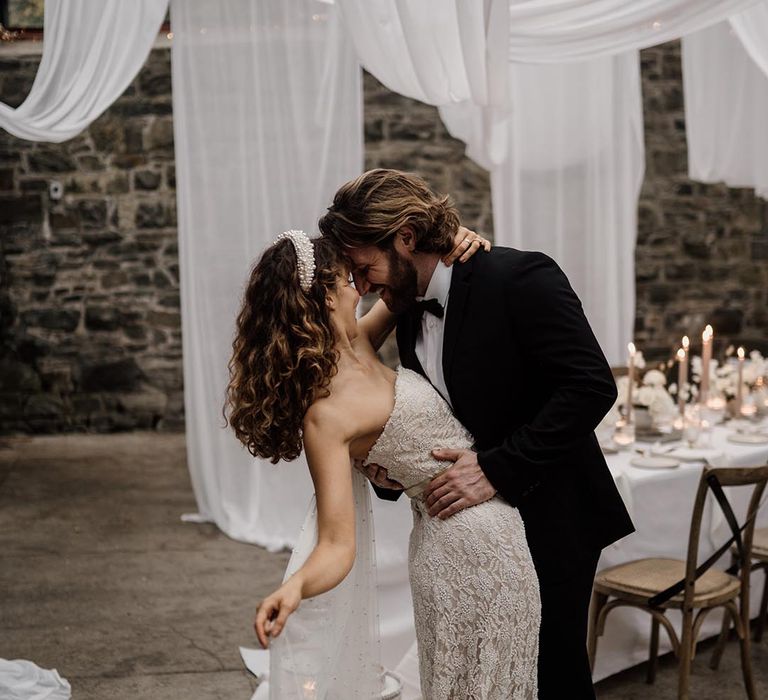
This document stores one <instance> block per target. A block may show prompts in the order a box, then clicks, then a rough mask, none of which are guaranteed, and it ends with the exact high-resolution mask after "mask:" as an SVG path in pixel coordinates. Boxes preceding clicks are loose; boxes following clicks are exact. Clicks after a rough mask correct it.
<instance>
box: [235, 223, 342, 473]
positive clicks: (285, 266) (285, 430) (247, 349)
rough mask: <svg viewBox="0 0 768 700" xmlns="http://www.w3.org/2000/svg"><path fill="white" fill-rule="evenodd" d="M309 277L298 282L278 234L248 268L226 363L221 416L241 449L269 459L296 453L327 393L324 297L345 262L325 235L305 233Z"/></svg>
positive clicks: (331, 355)
mask: <svg viewBox="0 0 768 700" xmlns="http://www.w3.org/2000/svg"><path fill="white" fill-rule="evenodd" d="M312 244H313V246H314V251H315V266H316V269H315V275H314V279H313V281H312V285H311V287H310V289H309V290H308V291H307V292H304V291H302V289H301V287H300V286H299V273H298V268H297V264H296V251H295V249H294V247H293V243H292V242H291V241H290V240H289V239H287V238H284V239H282V240H280V241H278V242H277V243H275V244H274V245H272V246H270V247H269V248H267V250H266V251H265V252H264V254H263V255H262V256H261V259H260V260H259V261H258V262H257V263H256V265H255V266H254V267H253V269H252V271H251V274H250V278H249V280H248V284H247V287H246V290H245V294H244V296H243V302H242V306H241V308H240V313H239V314H238V316H237V329H236V334H235V338H234V340H233V342H232V358H231V359H230V361H229V385H228V387H227V399H226V404H225V406H224V415H225V418H226V419H227V421H228V423H229V425H230V427H231V428H232V429H233V430H234V431H235V435H236V436H237V439H238V440H240V442H242V443H243V444H244V445H245V446H246V447H247V448H248V451H249V452H250V453H251V454H252V455H254V456H255V457H263V458H266V459H269V460H270V461H271V462H272V463H273V464H276V463H277V462H278V461H279V460H281V459H286V460H291V459H295V458H296V457H298V456H299V454H300V453H301V447H302V421H303V419H304V415H305V414H306V412H307V409H308V408H309V407H310V406H311V405H312V403H313V402H314V401H315V400H316V399H318V398H322V397H324V396H327V395H328V393H329V391H328V385H329V384H330V381H331V378H332V377H333V376H334V375H335V374H336V371H337V362H338V353H337V352H336V350H335V349H334V342H335V337H334V333H333V327H332V326H331V317H330V311H329V309H328V305H327V304H326V295H327V294H328V292H330V291H332V290H333V289H334V288H335V286H336V283H337V281H338V277H339V275H343V274H346V262H345V259H344V258H343V256H342V255H341V253H340V252H339V251H338V249H337V248H336V247H335V246H334V245H333V243H332V242H331V241H329V240H328V239H325V238H315V239H312Z"/></svg>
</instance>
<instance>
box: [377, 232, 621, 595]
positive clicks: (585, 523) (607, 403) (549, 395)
mask: <svg viewBox="0 0 768 700" xmlns="http://www.w3.org/2000/svg"><path fill="white" fill-rule="evenodd" d="M607 293H610V292H607ZM419 328H420V317H419V316H418V314H417V312H416V311H415V310H414V311H413V312H406V313H404V314H402V315H401V316H400V318H399V319H398V323H397V344H398V349H399V351H400V361H401V363H402V365H403V366H404V367H407V368H409V369H412V370H415V371H417V372H419V373H421V374H422V375H424V371H423V369H422V367H421V365H420V363H419V361H418V359H417V357H416V352H415V344H416V337H417V334H418V332H419ZM443 371H444V375H445V382H446V385H447V387H448V392H449V394H450V397H451V403H452V404H453V410H454V412H455V414H456V416H457V417H458V418H459V420H460V421H461V422H462V423H463V424H464V426H466V428H467V429H468V430H469V431H470V432H471V433H472V435H473V436H474V438H475V450H476V451H477V452H478V462H479V464H480V466H481V468H482V469H483V472H484V473H485V475H486V476H487V478H488V480H489V481H490V482H491V483H492V484H493V486H494V487H495V488H496V489H497V490H498V493H499V495H500V496H501V497H503V498H504V499H505V500H506V501H508V502H509V503H510V504H512V505H513V506H516V507H517V508H519V510H520V514H521V516H522V517H523V520H524V522H525V529H526V536H527V539H528V544H529V547H530V549H531V554H532V556H533V560H534V563H535V565H536V569H537V572H538V574H539V577H540V579H542V580H545V579H546V580H547V581H549V582H557V581H558V580H567V579H568V578H569V577H570V575H571V572H572V571H574V570H576V571H578V570H580V569H579V568H578V564H579V562H580V561H582V560H583V557H584V555H585V554H586V553H590V554H593V553H594V552H596V551H599V550H600V549H602V548H603V547H605V546H606V545H608V544H610V543H611V542H614V541H616V540H617V539H619V538H621V537H624V536H625V535H627V534H629V533H631V532H632V531H633V530H634V527H633V525H632V521H631V520H630V517H629V514H628V513H627V510H626V508H625V507H624V503H623V502H622V500H621V497H620V495H619V493H618V491H617V489H616V486H615V484H614V481H613V477H612V476H611V474H610V472H609V471H608V467H607V465H606V463H605V459H604V458H603V454H602V452H601V450H600V447H599V446H598V443H597V440H596V438H595V435H594V429H595V427H596V426H597V425H598V423H599V422H600V421H601V420H602V418H603V416H604V415H605V414H606V413H607V412H608V410H609V409H610V408H611V407H612V406H613V403H614V401H615V400H616V384H615V382H614V379H613V377H612V375H611V370H610V367H609V366H608V363H607V362H606V359H605V356H604V355H603V352H602V350H601V349H600V346H599V345H598V342H597V340H596V338H595V336H594V334H593V333H592V329H591V328H590V326H589V323H588V321H587V319H586V317H585V316H584V312H583V310H582V307H581V302H580V301H579V299H578V297H577V296H576V294H575V292H574V291H573V289H572V288H571V286H570V284H569V282H568V279H567V278H566V276H565V274H564V273H563V272H562V270H561V269H560V268H559V267H558V265H557V264H556V263H555V262H554V261H553V260H552V259H551V258H549V257H547V256H546V255H544V254H543V253H536V252H524V251H519V250H514V249H512V248H503V247H494V248H492V249H491V251H490V252H489V253H484V252H483V251H480V252H479V253H477V254H476V255H475V256H474V257H473V258H471V260H470V261H469V262H467V263H464V264H458V263H457V264H455V265H454V268H453V274H452V277H451V287H450V294H449V296H448V305H447V311H446V317H445V328H444V338H443ZM425 376H426V375H425ZM435 447H447V448H450V447H452V445H435ZM382 466H386V465H382ZM376 491H377V493H378V495H379V496H380V497H382V498H389V499H394V498H397V497H398V496H399V495H400V493H401V492H399V491H386V490H384V489H376Z"/></svg>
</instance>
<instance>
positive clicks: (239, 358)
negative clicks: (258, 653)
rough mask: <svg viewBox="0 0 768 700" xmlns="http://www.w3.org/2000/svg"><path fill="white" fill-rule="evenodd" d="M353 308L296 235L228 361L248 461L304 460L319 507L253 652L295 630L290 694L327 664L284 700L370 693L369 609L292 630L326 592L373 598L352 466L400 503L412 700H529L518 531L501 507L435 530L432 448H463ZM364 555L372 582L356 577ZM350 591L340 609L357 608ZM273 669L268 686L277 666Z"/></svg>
mask: <svg viewBox="0 0 768 700" xmlns="http://www.w3.org/2000/svg"><path fill="white" fill-rule="evenodd" d="M464 231H465V230H462V231H460V232H459V233H458V234H457V240H461V239H463V238H464ZM459 249H460V250H462V251H463V250H464V249H465V248H464V247H463V246H461V247H460V248H459ZM475 249H476V248H475ZM454 257H457V255H456V254H455V251H454V253H452V254H451V259H453V258H454ZM359 300H360V296H359V295H358V293H357V291H356V290H355V288H354V286H353V284H352V282H351V278H350V275H349V270H348V268H347V263H346V261H345V259H344V258H343V257H342V255H341V254H340V253H339V251H338V250H337V248H335V247H334V244H333V243H332V242H331V241H329V240H327V239H324V238H316V239H313V240H310V239H309V238H308V237H307V236H306V235H305V234H304V233H302V232H299V231H290V232H286V233H284V234H282V235H281V236H280V237H279V238H278V240H277V241H276V242H275V243H274V244H273V245H272V246H271V247H270V248H268V249H267V250H266V251H265V252H264V254H263V255H262V257H261V259H260V260H259V261H258V263H257V264H256V266H255V267H254V268H253V271H252V273H251V276H250V279H249V281H248V285H247V288H246V291H245V295H244V299H243V304H242V309H241V311H240V314H239V316H238V319H237V333H236V337H235V340H234V343H233V355H232V359H231V361H230V383H229V387H228V395H227V412H228V420H229V423H230V425H231V427H232V428H233V429H234V431H235V433H236V435H237V437H238V439H239V440H240V441H241V442H242V443H243V444H244V445H245V446H246V447H247V448H248V450H249V451H250V452H251V453H252V454H253V455H255V456H259V457H263V458H268V459H270V460H271V461H272V462H273V463H277V462H278V461H279V460H281V459H286V460H292V459H294V458H296V457H297V456H298V455H299V454H300V452H301V451H302V448H303V450H304V452H305V454H306V458H307V463H308V465H309V470H310V473H311V476H312V481H313V483H314V488H315V497H316V506H315V509H314V510H313V512H312V513H311V517H310V518H309V520H308V522H309V523H310V524H314V527H315V531H314V532H312V533H309V534H307V533H305V532H303V533H302V535H301V536H300V538H299V544H298V545H297V548H296V550H294V556H293V557H292V559H291V563H290V564H289V567H288V571H287V573H286V578H285V581H284V583H283V584H282V585H281V586H280V587H279V588H278V589H277V590H276V591H274V592H273V593H272V594H271V595H269V596H267V598H265V599H264V600H263V601H262V602H261V604H260V605H259V607H258V610H257V614H256V620H255V625H254V626H255V629H256V634H257V636H258V638H259V641H260V643H261V644H262V646H263V647H265V648H266V647H267V646H268V645H269V643H270V640H276V638H277V637H278V636H279V635H280V634H281V632H282V631H283V630H284V629H285V632H286V634H285V635H283V636H282V637H280V639H281V640H282V639H284V637H290V634H291V631H292V629H293V630H294V631H295V636H294V638H293V639H292V641H291V642H290V643H288V641H287V640H286V642H285V645H284V646H283V647H279V653H280V655H281V659H282V663H283V666H282V669H283V674H284V675H285V674H286V670H285V669H286V668H287V669H288V671H287V675H288V676H290V679H289V680H285V678H284V679H283V681H282V682H283V683H284V684H285V687H288V686H289V685H290V684H291V683H294V684H295V685H296V686H297V687H299V685H300V680H301V679H300V676H301V674H302V673H303V672H305V666H306V663H307V661H308V659H311V658H312V657H313V655H314V657H315V658H316V659H317V658H324V659H325V661H324V662H323V663H315V664H314V666H313V667H312V672H313V673H314V674H318V673H322V674H324V676H325V679H324V681H323V682H322V683H321V684H320V686H318V685H317V680H316V679H315V678H313V679H312V680H310V681H307V682H305V683H304V684H303V685H301V688H303V689H304V693H305V694H304V695H302V694H299V693H297V694H296V695H295V697H317V698H326V697H327V698H329V699H330V698H356V699H363V698H372V697H374V696H377V693H379V692H380V686H377V685H376V684H377V683H378V682H379V681H378V676H377V670H376V669H374V668H373V667H372V666H370V665H366V664H367V663H368V659H366V658H365V657H366V654H368V653H369V652H371V649H370V648H368V647H366V648H365V649H363V648H362V647H363V639H364V637H365V636H366V635H365V633H364V632H363V630H364V629H369V630H370V629H371V628H372V626H373V625H375V624H376V621H375V599H373V600H371V598H370V597H368V598H366V597H365V596H363V604H362V605H358V606H357V607H348V606H347V604H346V603H343V604H338V603H337V604H336V606H335V607H333V606H331V607H328V606H327V605H325V607H323V606H320V607H318V608H317V609H315V610H314V612H313V614H314V615H315V618H316V619H315V623H316V624H315V626H314V628H311V626H310V627H307V626H306V624H305V623H306V620H305V621H304V622H302V623H301V624H299V619H300V616H301V614H302V612H305V608H307V607H308V606H309V605H311V602H312V601H309V600H307V601H306V602H305V603H303V604H302V601H304V600H305V599H314V600H315V601H322V600H325V599H328V600H330V598H326V597H327V596H330V595H333V594H332V593H328V592H330V591H332V590H333V589H335V590H336V591H340V590H343V589H344V586H345V585H346V586H352V587H353V588H354V589H355V590H356V589H357V588H358V587H359V586H363V587H365V586H366V585H368V586H369V587H370V585H371V582H372V575H371V573H370V570H371V569H372V568H373V557H372V556H371V551H372V547H370V546H369V545H370V542H367V541H366V540H367V539H369V538H370V537H371V535H370V522H369V520H370V517H369V516H370V512H369V511H370V504H369V502H368V500H367V499H368V490H367V485H366V482H365V480H364V479H363V477H362V476H361V475H360V474H359V473H358V472H357V471H355V470H353V468H352V466H351V462H352V460H361V461H363V462H364V463H365V462H370V463H376V464H381V465H383V466H386V467H387V469H388V473H389V476H390V478H392V479H393V480H396V481H397V482H399V483H400V484H402V486H403V487H404V488H405V491H406V494H407V495H408V496H409V497H410V498H411V499H412V500H411V506H412V511H413V530H412V532H411V538H410V548H409V576H410V582H411V592H412V596H413V603H414V614H415V621H416V638H417V644H418V651H419V665H420V675H421V689H422V693H423V697H424V700H449V699H451V700H467V699H469V698H472V699H473V700H502V699H505V700H506V699H508V698H515V699H526V700H527V699H530V698H535V697H536V695H537V678H536V676H537V669H536V666H537V663H536V662H537V649H538V632H539V622H540V601H539V592H538V583H537V578H536V572H535V570H534V567H533V563H532V560H531V557H530V553H529V551H528V546H527V543H526V539H525V531H524V527H523V522H522V519H521V517H520V515H519V513H518V511H517V510H516V509H515V508H513V507H512V506H510V505H509V504H508V503H507V502H506V501H504V500H502V499H501V498H499V497H494V498H492V499H491V500H489V501H486V502H484V503H481V504H480V505H477V506H474V507H472V508H468V509H466V510H463V511H461V512H459V513H457V514H456V515H454V516H452V517H450V518H448V519H446V520H442V519H439V518H431V517H430V516H429V515H428V513H427V508H426V505H425V503H424V502H423V501H422V499H421V490H422V489H423V487H424V486H425V485H426V484H427V483H428V482H429V480H430V479H431V478H432V477H434V476H435V475H436V474H437V473H439V472H440V471H442V470H443V469H444V468H445V464H444V463H441V462H439V461H438V460H436V459H435V458H434V457H433V456H432V454H431V450H432V449H434V448H437V447H451V448H470V447H471V446H472V444H473V440H472V437H471V436H470V435H469V433H468V432H467V430H466V429H465V428H464V427H463V426H462V425H461V423H460V422H459V421H458V420H457V419H456V418H455V416H454V415H453V414H452V413H451V410H450V407H449V406H448V404H447V403H446V402H445V401H444V399H443V398H442V397H441V396H440V394H439V393H438V392H437V391H436V390H435V389H434V388H433V387H432V385H431V384H430V383H429V382H428V381H427V380H426V379H425V378H423V377H422V376H421V375H419V374H417V373H415V372H413V371H411V370H407V369H404V368H402V367H401V368H399V369H398V370H397V371H396V372H395V371H393V370H391V369H389V368H388V367H386V366H385V365H384V364H382V363H381V362H380V361H379V360H378V358H377V356H376V350H377V349H378V348H379V346H380V345H381V344H382V342H383V341H384V339H385V338H386V337H387V335H388V334H389V332H390V331H391V330H392V327H393V325H394V316H392V315H391V314H390V312H389V311H388V310H387V308H386V306H385V305H384V304H383V303H382V302H381V301H380V302H378V303H377V304H376V305H375V306H374V307H373V308H372V309H371V311H369V312H368V313H367V314H366V315H365V316H363V317H362V318H361V319H360V320H357V318H356V314H355V310H356V308H357V305H358V302H359ZM356 552H357V563H355V558H356ZM361 552H363V553H364V555H365V566H366V567H369V570H368V571H366V570H363V571H359V570H358V572H357V574H356V575H354V576H353V575H352V574H350V572H351V571H352V572H353V573H354V571H355V570H354V568H353V567H355V566H358V567H359V566H360V565H361V561H360V560H361ZM350 582H351V583H350ZM340 584H341V586H340ZM337 587H338V588H337ZM355 590H348V591H347V596H346V597H345V599H344V600H347V601H354V600H358V601H359V600H360V595H359V592H358V595H356V594H355ZM321 594H325V595H321ZM300 604H302V609H301V610H298V609H299V606H300ZM340 615H342V616H343V617H344V620H345V622H344V623H343V624H342V623H340V622H339V620H340V617H339V616H340ZM308 616H310V615H309V614H307V615H305V617H308ZM289 618H290V619H289ZM292 625H295V628H292ZM334 626H335V636H333V639H331V638H330V637H329V636H328V635H329V634H330V633H329V632H327V629H328V628H329V627H334ZM312 629H314V632H313V631H312ZM321 630H325V631H324V632H322V631H321ZM316 634H317V635H319V636H315V635H316ZM323 634H324V635H325V636H322V635H323ZM355 640H357V641H355ZM278 641H279V640H276V643H275V644H274V645H273V650H272V656H273V657H274V656H275V654H276V653H278V649H275V646H276V645H277V642H278ZM341 642H344V643H346V647H343V648H344V649H345V651H343V652H341V653H339V652H336V653H335V655H333V656H329V655H328V647H329V646H331V645H335V646H334V648H336V649H338V648H340V647H339V646H338V645H339V643H341ZM372 653H373V654H375V650H373V651H372ZM324 654H325V656H323V655H324ZM286 659H287V660H286ZM323 666H324V667H323ZM272 667H273V673H272V679H271V682H272V683H273V684H275V683H276V682H279V681H278V680H277V679H276V678H275V672H274V669H275V659H274V658H273V659H272ZM320 667H323V668H320ZM307 683H309V685H307ZM301 688H300V689H301ZM307 688H309V689H310V690H311V692H312V694H310V695H306V689H307ZM272 690H273V691H274V690H275V689H274V687H273V689H272ZM276 697H280V698H281V700H282V699H283V698H284V697H289V693H288V692H287V691H284V692H281V693H279V694H278V695H277V696H276ZM290 697H294V695H290Z"/></svg>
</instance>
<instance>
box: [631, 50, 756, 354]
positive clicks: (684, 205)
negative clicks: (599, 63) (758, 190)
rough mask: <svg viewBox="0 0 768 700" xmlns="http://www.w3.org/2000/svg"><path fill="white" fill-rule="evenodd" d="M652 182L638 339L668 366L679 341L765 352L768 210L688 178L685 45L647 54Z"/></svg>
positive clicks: (645, 200)
mask: <svg viewBox="0 0 768 700" xmlns="http://www.w3.org/2000/svg"><path fill="white" fill-rule="evenodd" d="M641 58H642V71H643V99H644V108H645V109H644V112H645V143H646V174H645V182H644V185H643V189H642V193H641V195H640V208H639V226H638V237H637V252H636V264H637V273H636V279H637V315H636V324H635V327H636V339H637V342H638V345H639V347H642V348H643V349H644V350H645V352H646V356H650V357H652V358H657V359H661V358H666V357H668V356H669V355H670V349H671V348H672V346H673V344H675V343H679V342H680V337H681V335H682V334H683V333H689V334H690V335H691V336H692V339H693V341H694V344H695V343H696V342H697V341H698V343H699V345H700V338H701V336H700V334H701V330H702V329H703V327H704V326H705V325H706V324H707V323H711V324H712V325H713V326H714V327H715V331H716V348H715V350H716V352H718V351H719V352H722V351H723V349H724V348H725V346H727V345H728V344H730V343H731V342H743V343H744V344H745V345H746V346H747V347H748V348H751V347H759V348H762V349H763V351H766V350H768V345H767V343H766V341H767V340H768V306H767V304H768V204H767V203H766V202H765V201H764V200H762V199H760V198H758V197H756V196H755V195H754V191H753V190H747V189H733V188H728V187H725V186H724V185H721V184H715V185H705V184H702V183H700V182H694V181H692V180H690V179H689V178H688V175H687V168H688V162H687V146H686V140H685V113H684V109H683V86H682V74H681V65H680V44H679V42H671V43H668V44H664V45H661V46H657V47H654V48H651V49H646V50H645V51H643V52H642V54H641Z"/></svg>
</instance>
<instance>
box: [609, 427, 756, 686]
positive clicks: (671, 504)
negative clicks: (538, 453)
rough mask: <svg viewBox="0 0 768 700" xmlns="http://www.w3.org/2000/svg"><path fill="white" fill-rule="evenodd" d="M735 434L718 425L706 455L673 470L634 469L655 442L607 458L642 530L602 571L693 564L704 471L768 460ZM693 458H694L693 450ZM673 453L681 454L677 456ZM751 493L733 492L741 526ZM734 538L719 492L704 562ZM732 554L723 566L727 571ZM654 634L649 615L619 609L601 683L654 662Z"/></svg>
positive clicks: (710, 509)
mask: <svg viewBox="0 0 768 700" xmlns="http://www.w3.org/2000/svg"><path fill="white" fill-rule="evenodd" d="M733 432H734V431H733V427H732V426H729V425H728V424H725V425H718V426H715V427H714V428H713V429H712V430H711V433H710V434H709V435H708V436H707V441H708V444H706V446H705V447H703V448H701V449H699V451H700V452H702V453H703V454H701V457H702V458H703V460H697V461H682V462H681V463H680V465H679V466H677V467H675V468H672V469H643V468H638V467H635V466H633V465H632V464H631V463H630V462H631V461H632V460H633V458H634V457H637V456H639V455H638V453H637V452H636V450H637V449H644V448H648V447H652V446H651V445H649V444H647V443H641V442H637V443H635V445H634V446H633V447H632V449H631V450H625V451H622V452H619V453H618V454H610V455H606V461H607V462H608V467H609V469H610V470H611V474H612V475H613V477H614V480H615V481H616V485H617V487H618V489H619V492H620V493H621V495H622V498H623V499H624V502H625V504H626V506H627V508H628V510H629V512H630V514H631V516H632V520H633V522H634V524H635V529H636V531H635V532H634V533H633V534H631V535H629V536H627V537H625V538H623V539H622V540H619V541H618V542H616V543H614V544H613V545H611V546H610V547H607V548H606V549H605V550H604V551H603V554H602V557H601V558H600V563H599V565H598V570H602V569H605V568H607V567H610V566H615V565H616V564H621V563H623V562H627V561H632V560H634V559H640V558H643V557H671V558H678V559H685V556H686V550H687V547H688V534H689V529H690V523H691V513H692V509H693V501H694V497H695V494H696V489H697V486H698V483H699V478H700V476H701V472H702V469H703V467H704V465H705V464H709V465H710V466H715V467H747V466H759V465H764V464H766V462H768V443H766V444H755V445H743V444H734V443H732V442H730V441H729V439H728V436H729V435H730V434H732V433H733ZM697 448H698V446H697ZM680 452H681V453H682V454H685V453H686V448H684V447H683V448H680ZM688 454H691V453H690V451H689V452H688ZM672 455H673V456H676V455H675V453H674V452H673V453H672ZM692 456H695V455H692ZM751 491H752V489H751V488H750V487H741V488H726V489H725V492H726V495H727V497H728V499H729V501H730V503H731V506H732V507H733V509H734V512H735V514H736V517H737V518H738V520H739V522H743V520H744V517H745V515H746V508H747V502H748V499H749V496H750V495H751ZM764 501H765V498H764ZM765 525H768V505H763V507H762V508H761V510H760V512H759V514H758V517H757V526H758V527H761V526H765ZM730 534H731V533H730V530H729V528H728V525H727V523H726V522H725V518H724V517H723V516H722V512H721V511H720V508H719V506H718V505H717V503H716V501H715V500H714V498H713V496H712V494H711V493H710V494H708V496H707V503H706V505H705V508H704V516H703V520H702V531H701V541H700V544H699V561H700V562H701V561H703V560H704V559H705V558H706V557H707V556H709V555H710V554H712V553H713V552H714V551H715V550H716V549H717V548H718V546H720V545H721V544H723V543H724V542H725V541H727V540H728V538H729V537H730ZM727 556H728V555H725V556H724V557H723V559H722V560H721V561H720V562H718V563H717V564H716V565H715V566H717V567H718V568H726V567H727V562H728V560H727ZM763 581H764V578H763V576H762V574H760V573H759V572H758V573H756V574H754V575H753V579H752V586H753V588H752V590H753V595H752V596H751V601H750V602H751V611H752V616H753V617H754V616H756V615H757V608H758V604H759V601H760V593H761V592H762V585H763ZM669 616H670V619H672V621H673V624H675V626H676V628H677V631H678V633H679V631H680V626H679V614H677V613H676V612H675V611H673V612H671V613H670V615H669ZM721 621H722V615H721V614H720V613H719V612H713V613H712V614H711V615H709V616H708V617H707V619H706V620H705V622H704V625H703V628H702V633H701V636H700V639H704V638H706V637H708V636H713V635H715V634H717V633H718V632H719V630H720V624H721ZM650 631H651V619H650V616H649V615H648V614H647V613H645V612H643V611H641V610H633V609H629V608H619V609H616V610H614V611H613V612H611V614H610V615H609V616H608V620H607V623H606V627H605V633H604V635H603V636H601V637H600V638H599V640H598V646H597V655H596V659H595V670H594V679H595V681H598V680H600V679H602V678H605V677H607V676H610V675H612V674H614V673H617V672H618V671H621V670H623V669H625V668H629V667H631V666H634V665H636V664H638V663H641V662H643V661H645V660H647V658H648V646H649V639H650ZM670 649H671V647H670V644H669V641H668V639H667V638H666V636H665V635H664V633H663V632H662V635H661V639H660V653H665V652H667V651H670Z"/></svg>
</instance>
